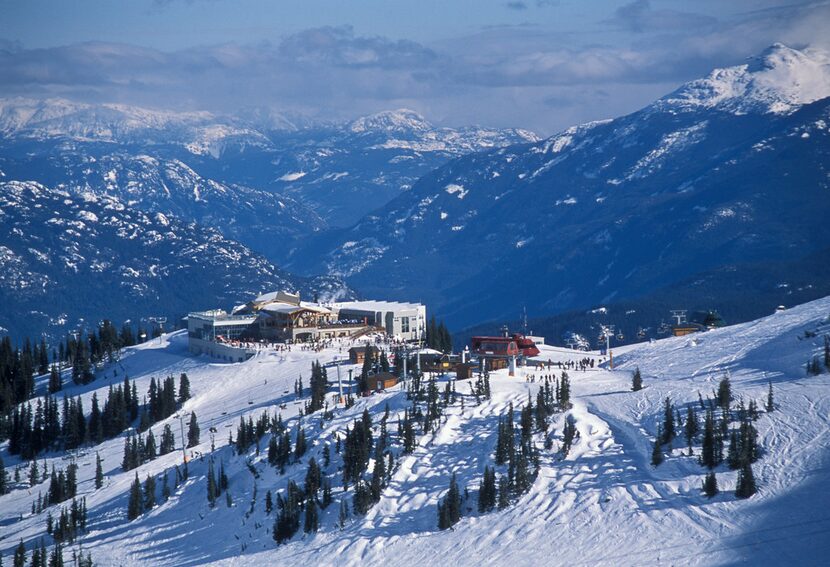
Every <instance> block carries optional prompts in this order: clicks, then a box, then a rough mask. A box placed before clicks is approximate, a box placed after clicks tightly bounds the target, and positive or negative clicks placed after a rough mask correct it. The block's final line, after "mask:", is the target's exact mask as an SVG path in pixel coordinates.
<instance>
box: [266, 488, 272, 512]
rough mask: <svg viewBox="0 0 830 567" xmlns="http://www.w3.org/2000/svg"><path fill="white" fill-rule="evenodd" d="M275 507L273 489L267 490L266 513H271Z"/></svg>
mask: <svg viewBox="0 0 830 567" xmlns="http://www.w3.org/2000/svg"><path fill="white" fill-rule="evenodd" d="M273 509H274V501H273V499H272V498H271V491H270V490H269V491H267V492H266V493H265V513H266V514H268V515H270V514H271V511H272V510H273Z"/></svg>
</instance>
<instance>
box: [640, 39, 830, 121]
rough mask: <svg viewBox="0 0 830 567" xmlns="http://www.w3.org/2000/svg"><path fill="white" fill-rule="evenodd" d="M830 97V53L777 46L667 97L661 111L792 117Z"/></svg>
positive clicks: (782, 45)
mask: <svg viewBox="0 0 830 567" xmlns="http://www.w3.org/2000/svg"><path fill="white" fill-rule="evenodd" d="M828 96H830V53H828V52H827V51H824V50H821V49H815V48H808V49H804V50H798V49H793V48H791V47H788V46H786V45H784V44H781V43H774V44H773V45H771V46H770V47H768V48H767V49H765V50H764V51H763V52H762V53H760V54H759V55H757V56H755V57H752V58H750V59H749V60H748V61H747V62H746V63H744V64H742V65H736V66H734V67H727V68H723V69H715V70H714V71H712V72H711V73H710V74H709V75H707V76H706V77H705V78H702V79H697V80H694V81H691V82H689V83H686V84H685V85H683V86H681V87H680V88H679V89H677V90H676V91H674V92H673V93H671V94H669V95H667V96H665V97H663V98H662V99H660V100H659V101H657V103H655V106H656V107H657V108H659V109H661V110H680V111H689V110H695V109H700V108H715V109H720V110H724V111H728V112H733V113H735V114H748V113H758V114H766V113H775V114H789V113H791V112H793V111H795V110H797V109H798V108H799V107H800V106H802V105H805V104H809V103H811V102H815V101H817V100H821V99H823V98H826V97H828Z"/></svg>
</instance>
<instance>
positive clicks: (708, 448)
mask: <svg viewBox="0 0 830 567" xmlns="http://www.w3.org/2000/svg"><path fill="white" fill-rule="evenodd" d="M717 444H718V441H717V439H716V436H715V418H714V415H713V414H712V410H707V411H706V417H705V418H704V421H703V445H702V448H701V453H700V462H701V464H703V465H704V466H706V467H707V468H709V470H711V469H714V468H715V467H716V466H717V465H718V463H719V462H720V461H719V459H718V448H717Z"/></svg>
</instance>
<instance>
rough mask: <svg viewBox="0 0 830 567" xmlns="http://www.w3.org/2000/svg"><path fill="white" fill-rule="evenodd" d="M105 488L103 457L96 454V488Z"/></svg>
mask: <svg viewBox="0 0 830 567" xmlns="http://www.w3.org/2000/svg"><path fill="white" fill-rule="evenodd" d="M102 486H104V469H103V468H102V466H101V455H100V454H98V453H97V452H96V453H95V488H96V489H98V488H101V487H102Z"/></svg>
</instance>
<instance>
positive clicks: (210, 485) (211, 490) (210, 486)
mask: <svg viewBox="0 0 830 567" xmlns="http://www.w3.org/2000/svg"><path fill="white" fill-rule="evenodd" d="M218 495H219V490H218V487H217V486H216V474H215V473H214V471H213V459H210V460H209V461H208V473H207V499H208V503H210V507H211V508H213V507H214V506H215V505H216V497H217V496H218Z"/></svg>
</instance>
